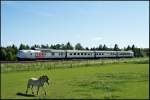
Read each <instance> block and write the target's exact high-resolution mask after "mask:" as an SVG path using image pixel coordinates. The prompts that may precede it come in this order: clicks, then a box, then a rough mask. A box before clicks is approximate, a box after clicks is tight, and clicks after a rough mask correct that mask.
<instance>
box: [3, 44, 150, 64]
mask: <svg viewBox="0 0 150 100" xmlns="http://www.w3.org/2000/svg"><path fill="white" fill-rule="evenodd" d="M0 48H1V51H0V52H1V53H0V54H1V61H15V60H17V58H16V54H17V52H18V50H23V49H26V50H29V49H32V50H34V49H35V48H44V49H57V50H73V49H75V50H105V51H112V50H113V51H120V50H124V51H128V50H132V51H133V52H134V56H135V57H145V56H149V48H138V47H136V46H135V45H134V44H133V45H132V46H130V45H128V46H127V47H124V48H119V47H118V45H117V44H115V45H114V47H113V48H110V47H107V46H106V45H105V44H104V45H102V44H100V45H99V46H97V47H92V48H88V47H83V46H82V45H81V43H77V44H76V45H75V46H72V44H71V43H70V42H67V43H66V44H53V45H48V44H46V45H44V44H42V45H37V44H35V45H33V46H29V45H25V44H20V46H19V47H17V46H15V45H14V44H13V45H12V46H7V47H0Z"/></svg>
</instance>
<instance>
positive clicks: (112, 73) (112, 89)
mask: <svg viewBox="0 0 150 100" xmlns="http://www.w3.org/2000/svg"><path fill="white" fill-rule="evenodd" d="M124 60H125V59H124ZM128 60H129V59H128ZM122 61H123V60H122ZM70 62H71V61H69V62H67V63H69V64H70ZM81 62H82V61H80V63H81ZM83 62H86V61H83ZM83 62H82V63H83ZM92 62H98V60H93V61H89V62H88V63H92ZM103 62H106V61H103ZM130 62H131V61H127V60H125V61H124V63H120V62H118V63H107V64H101V63H99V64H97V63H96V64H95V63H93V64H89V65H88V66H87V65H86V63H84V64H81V65H80V67H79V65H78V64H79V61H78V63H77V61H76V62H72V63H73V64H77V65H78V66H75V65H73V66H72V67H70V66H66V67H65V64H66V65H67V63H66V62H65V61H64V62H62V65H63V64H64V65H63V67H58V68H56V66H57V65H56V66H55V67H54V66H51V67H53V68H50V69H49V70H48V68H49V64H47V66H46V65H44V64H46V63H38V64H39V66H42V65H43V66H45V67H43V69H42V68H39V69H40V70H37V69H38V68H37V69H36V70H30V71H28V70H23V71H21V70H20V71H17V72H16V70H9V71H6V70H5V71H3V73H1V96H2V97H1V98H2V99H12V98H14V99H68V98H69V99H71V98H73V99H148V98H149V64H148V63H145V62H144V61H143V62H144V63H140V62H141V61H140V60H139V61H138V60H136V61H135V59H134V61H132V63H130ZM49 63H50V62H49ZM51 63H52V62H51ZM53 63H57V62H53ZM59 63H61V62H59ZM59 63H58V64H59ZM69 64H68V65H69ZM18 65H19V66H18ZM20 65H21V64H15V65H9V67H11V66H13V67H14V66H16V67H22V68H23V67H24V66H26V65H24V66H20ZM31 65H32V64H31ZM28 66H30V65H28ZM39 66H38V65H37V67H39ZM3 67H5V65H3ZM34 67H35V66H34ZM43 74H46V75H48V76H49V78H50V85H49V86H48V85H47V84H46V85H45V89H46V91H47V95H46V96H45V95H44V92H43V91H42V89H40V92H39V95H38V96H36V97H26V96H18V95H16V93H18V92H21V93H25V91H26V84H27V80H28V79H29V78H30V77H38V76H40V75H43ZM34 90H35V92H36V88H34ZM29 93H30V94H31V91H30V89H29Z"/></svg>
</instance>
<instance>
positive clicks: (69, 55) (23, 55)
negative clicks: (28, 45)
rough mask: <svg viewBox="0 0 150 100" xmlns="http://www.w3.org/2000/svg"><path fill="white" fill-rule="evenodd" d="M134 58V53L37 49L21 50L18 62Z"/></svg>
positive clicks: (18, 53)
mask: <svg viewBox="0 0 150 100" xmlns="http://www.w3.org/2000/svg"><path fill="white" fill-rule="evenodd" d="M133 56H134V52H132V51H91V50H55V49H35V50H19V51H18V52H17V59H18V60H38V59H41V60H44V59H85V58H88V59H89V58H121V57H133Z"/></svg>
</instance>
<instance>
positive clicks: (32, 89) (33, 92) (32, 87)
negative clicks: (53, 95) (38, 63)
mask: <svg viewBox="0 0 150 100" xmlns="http://www.w3.org/2000/svg"><path fill="white" fill-rule="evenodd" d="M31 91H32V94H34V92H33V85H32V87H31Z"/></svg>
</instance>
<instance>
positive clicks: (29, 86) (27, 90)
mask: <svg viewBox="0 0 150 100" xmlns="http://www.w3.org/2000/svg"><path fill="white" fill-rule="evenodd" d="M29 88H30V86H29V85H27V90H26V94H27V93H28V89H29Z"/></svg>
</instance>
